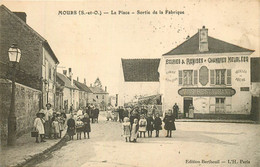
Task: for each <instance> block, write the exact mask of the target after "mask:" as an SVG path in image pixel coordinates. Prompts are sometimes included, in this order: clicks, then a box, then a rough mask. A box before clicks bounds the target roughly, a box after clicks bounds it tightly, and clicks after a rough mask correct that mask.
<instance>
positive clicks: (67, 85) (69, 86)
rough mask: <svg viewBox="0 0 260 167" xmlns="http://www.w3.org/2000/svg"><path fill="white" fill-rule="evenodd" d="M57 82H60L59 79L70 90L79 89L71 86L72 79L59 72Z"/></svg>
mask: <svg viewBox="0 0 260 167" xmlns="http://www.w3.org/2000/svg"><path fill="white" fill-rule="evenodd" d="M57 77H58V78H57V79H58V80H57V81H58V82H59V79H60V80H61V81H62V82H63V83H64V86H65V87H67V88H70V89H78V88H77V87H76V86H74V85H71V82H70V79H69V78H68V77H66V76H65V75H63V74H61V73H58V72H57Z"/></svg>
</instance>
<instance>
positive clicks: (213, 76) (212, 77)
mask: <svg viewBox="0 0 260 167" xmlns="http://www.w3.org/2000/svg"><path fill="white" fill-rule="evenodd" d="M210 84H211V85H214V84H215V70H210Z"/></svg>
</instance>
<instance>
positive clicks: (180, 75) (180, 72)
mask: <svg viewBox="0 0 260 167" xmlns="http://www.w3.org/2000/svg"><path fill="white" fill-rule="evenodd" d="M179 85H182V70H179Z"/></svg>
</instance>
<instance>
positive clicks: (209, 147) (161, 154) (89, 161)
mask: <svg viewBox="0 0 260 167" xmlns="http://www.w3.org/2000/svg"><path fill="white" fill-rule="evenodd" d="M176 127H177V131H175V132H174V133H173V134H174V135H173V136H174V137H173V138H165V137H164V131H161V132H160V138H155V137H153V138H141V139H140V138H138V143H126V142H125V141H124V139H123V138H122V137H121V124H120V123H119V122H107V121H105V118H104V117H102V114H101V120H100V122H99V123H98V124H92V127H91V128H92V132H91V135H90V139H82V140H74V141H69V142H67V144H66V145H65V146H63V147H62V148H61V149H60V150H57V151H55V152H53V153H52V156H51V158H50V159H47V160H45V161H44V162H41V163H40V164H37V166H39V167H45V166H48V167H49V166H65V167H66V166H68V167H74V166H75V167H78V166H83V167H121V166H126V167H128V166H129V167H132V166H137V167H167V166H176V167H181V166H210V167H215V166H217V167H225V166H231V167H236V166H242V167H251V166H252V167H258V166H260V162H259V160H260V158H259V157H260V156H259V155H260V146H259V139H260V138H259V137H260V125H254V124H236V123H199V122H196V123H195V122H177V123H176ZM203 160H204V162H202V161H203ZM218 160H219V161H218ZM234 160H236V161H234ZM241 160H242V161H241ZM213 161H216V162H219V163H217V164H215V163H213Z"/></svg>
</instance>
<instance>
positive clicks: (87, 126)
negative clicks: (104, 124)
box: [82, 113, 91, 139]
mask: <svg viewBox="0 0 260 167" xmlns="http://www.w3.org/2000/svg"><path fill="white" fill-rule="evenodd" d="M82 122H83V123H84V128H83V133H84V139H86V132H87V134H88V139H89V132H91V127H90V119H89V115H88V114H87V113H85V114H84V118H82Z"/></svg>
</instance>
